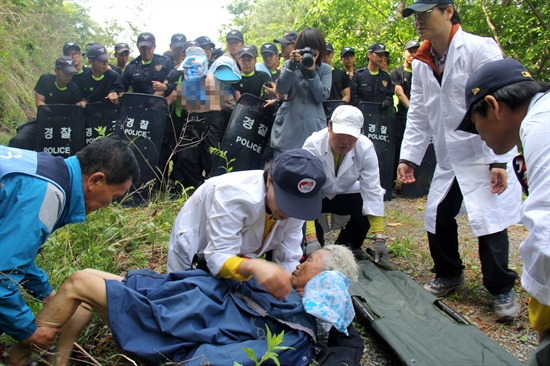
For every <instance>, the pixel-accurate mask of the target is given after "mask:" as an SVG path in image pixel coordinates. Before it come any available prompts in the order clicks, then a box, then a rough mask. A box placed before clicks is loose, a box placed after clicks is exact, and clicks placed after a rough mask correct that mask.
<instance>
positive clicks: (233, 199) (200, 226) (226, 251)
mask: <svg viewBox="0 0 550 366" xmlns="http://www.w3.org/2000/svg"><path fill="white" fill-rule="evenodd" d="M325 179H326V177H325V172H324V169H323V165H322V163H321V161H320V160H319V159H318V158H316V157H315V156H313V155H312V154H311V153H309V152H308V151H306V150H303V149H294V150H288V151H286V152H285V153H283V154H281V156H279V157H278V158H277V160H276V161H275V162H274V164H272V165H268V167H267V168H266V170H265V171H261V170H249V171H241V172H234V173H228V174H225V175H221V176H217V177H214V178H210V179H208V180H207V181H205V183H204V184H202V185H201V186H200V187H199V188H198V189H197V190H196V191H195V192H194V193H193V195H192V196H191V198H190V199H189V200H188V201H187V202H186V203H185V204H184V206H183V208H182V209H181V211H180V212H179V214H178V216H177V218H176V221H175V223H174V227H173V229H172V234H171V236H170V243H169V247H168V271H169V272H177V271H181V270H185V269H190V268H191V266H192V264H193V263H192V262H193V258H194V256H195V255H196V254H200V255H203V256H204V259H205V260H206V265H207V267H208V270H209V271H210V272H211V273H212V274H214V275H216V276H218V277H223V278H232V279H236V280H241V281H242V280H247V279H249V278H250V277H251V276H254V277H255V278H256V280H257V281H258V283H259V284H260V285H262V286H263V287H264V288H265V289H266V290H267V291H268V292H269V293H270V294H272V295H273V296H275V297H277V298H284V297H285V296H287V295H288V294H289V293H290V289H291V287H290V274H291V273H292V271H293V270H294V269H295V268H296V266H297V265H298V264H299V261H300V259H301V258H302V248H301V244H302V238H303V233H302V227H303V225H304V221H303V220H312V219H315V218H317V217H318V216H319V214H320V213H321V199H322V194H321V188H322V187H323V185H324V183H325ZM268 251H272V253H273V255H272V261H273V262H274V263H271V262H267V261H264V260H260V259H258V258H260V257H261V256H262V255H263V254H264V253H266V252H268Z"/></svg>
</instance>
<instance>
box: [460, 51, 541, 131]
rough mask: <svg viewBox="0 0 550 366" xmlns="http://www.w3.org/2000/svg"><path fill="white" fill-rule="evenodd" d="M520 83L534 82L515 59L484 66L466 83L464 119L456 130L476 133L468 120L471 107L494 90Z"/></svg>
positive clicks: (506, 59)
mask: <svg viewBox="0 0 550 366" xmlns="http://www.w3.org/2000/svg"><path fill="white" fill-rule="evenodd" d="M522 81H535V79H533V77H532V76H531V73H530V72H529V71H528V70H527V69H526V68H525V66H523V65H522V64H521V62H519V61H518V60H516V59H513V58H505V59H502V60H498V61H493V62H489V63H486V64H484V65H483V66H481V67H480V68H478V69H477V70H475V71H474V72H473V73H472V74H471V75H470V77H469V78H468V81H467V82H466V88H465V91H464V93H465V98H466V117H465V118H464V120H463V121H462V123H461V124H460V126H458V128H457V130H461V131H466V132H470V133H476V134H477V133H478V132H477V130H476V128H475V126H474V124H473V123H472V120H471V119H470V109H471V108H472V106H473V105H474V104H475V103H476V102H478V101H480V100H481V99H483V98H485V97H486V96H487V95H489V94H491V93H493V92H495V91H496V90H498V89H500V88H502V87H504V86H507V85H510V84H515V83H519V82H522Z"/></svg>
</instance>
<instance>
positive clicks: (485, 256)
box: [428, 179, 518, 295]
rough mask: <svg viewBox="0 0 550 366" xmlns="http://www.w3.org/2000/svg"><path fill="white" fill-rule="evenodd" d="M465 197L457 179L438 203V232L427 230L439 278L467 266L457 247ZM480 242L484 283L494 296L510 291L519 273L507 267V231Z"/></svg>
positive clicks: (457, 271)
mask: <svg viewBox="0 0 550 366" xmlns="http://www.w3.org/2000/svg"><path fill="white" fill-rule="evenodd" d="M462 200H463V196H462V192H461V191H460V186H459V185H458V182H457V180H456V179H455V180H454V181H453V184H452V186H451V189H450V190H449V192H448V193H447V196H445V198H444V199H443V201H441V203H440V204H439V205H438V206H437V216H436V223H435V230H436V233H435V234H432V233H428V242H429V245H430V253H431V255H432V258H433V261H434V264H435V273H436V277H457V276H460V274H461V273H462V270H463V269H464V266H463V265H462V259H461V258H460V253H459V250H458V249H459V243H458V224H457V222H456V219H455V217H456V215H457V214H458V212H459V211H460V206H461V205H462ZM478 241H479V259H480V261H481V272H482V274H483V285H484V286H485V287H486V288H487V290H489V292H490V293H491V294H493V295H497V294H502V293H506V292H508V291H510V290H511V289H512V288H513V287H514V283H515V281H516V278H517V277H518V275H517V273H516V272H514V271H512V270H511V269H509V268H508V245H509V243H508V232H507V230H506V229H504V230H502V231H499V232H497V233H494V234H489V235H484V236H480V237H478Z"/></svg>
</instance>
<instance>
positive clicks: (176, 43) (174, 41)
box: [170, 33, 187, 48]
mask: <svg viewBox="0 0 550 366" xmlns="http://www.w3.org/2000/svg"><path fill="white" fill-rule="evenodd" d="M186 41H187V37H186V36H185V34H183V33H176V34H174V35H172V38H170V45H171V46H172V47H176V48H177V47H183V46H185V42H186Z"/></svg>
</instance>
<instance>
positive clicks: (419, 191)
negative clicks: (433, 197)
mask: <svg viewBox="0 0 550 366" xmlns="http://www.w3.org/2000/svg"><path fill="white" fill-rule="evenodd" d="M435 163H436V159H435V150H434V144H433V141H430V144H429V145H428V148H427V149H426V154H424V158H423V159H422V164H420V166H418V167H416V168H415V169H414V178H415V179H416V181H415V182H414V183H411V184H403V187H402V188H401V192H402V193H403V196H405V197H407V198H420V197H423V196H425V195H427V194H428V191H429V190H430V185H431V183H432V178H433V176H434V170H435Z"/></svg>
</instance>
